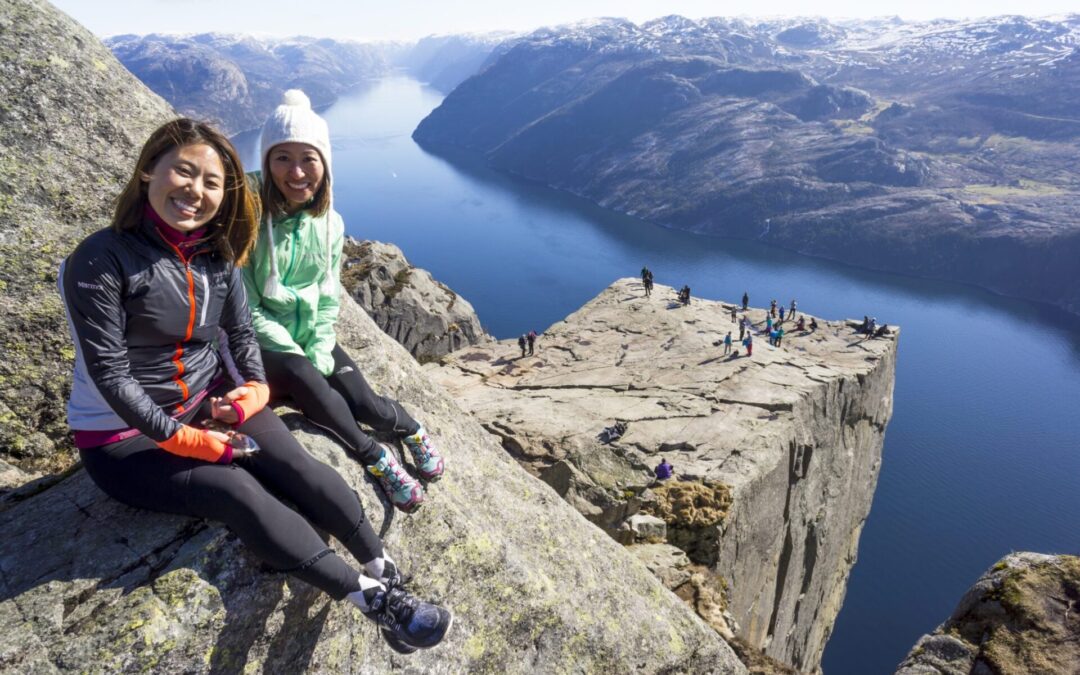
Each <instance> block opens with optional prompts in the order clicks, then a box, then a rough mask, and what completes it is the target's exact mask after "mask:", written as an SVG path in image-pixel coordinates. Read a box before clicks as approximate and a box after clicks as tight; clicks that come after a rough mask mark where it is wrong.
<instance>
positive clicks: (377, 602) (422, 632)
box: [365, 587, 454, 654]
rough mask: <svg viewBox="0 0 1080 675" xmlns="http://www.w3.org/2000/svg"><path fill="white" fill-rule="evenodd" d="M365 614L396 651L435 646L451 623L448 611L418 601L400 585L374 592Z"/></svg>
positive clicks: (411, 650) (408, 652)
mask: <svg viewBox="0 0 1080 675" xmlns="http://www.w3.org/2000/svg"><path fill="white" fill-rule="evenodd" d="M365 616H367V617H368V618H370V619H373V620H374V621H375V622H376V623H378V624H379V626H380V627H381V629H382V631H381V632H382V634H383V639H384V640H386V642H387V644H388V645H390V648H391V649H393V650H394V651H396V652H398V653H399V654H410V653H412V652H414V651H416V650H417V649H430V648H431V647H434V646H435V645H437V644H439V643H440V642H442V639H443V638H444V637H446V633H447V631H449V630H450V626H451V625H452V624H453V623H454V617H453V615H452V614H451V613H450V612H449V611H447V610H445V609H443V608H442V607H439V606H438V605H433V604H431V603H429V602H424V601H422V600H419V599H417V598H415V597H413V596H412V595H410V594H409V593H408V591H406V590H404V589H402V588H400V587H398V588H389V589H387V590H385V591H382V592H380V593H379V594H378V595H376V596H375V598H374V599H373V600H372V602H371V610H370V611H369V612H367V613H366V614H365Z"/></svg>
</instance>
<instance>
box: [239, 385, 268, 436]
mask: <svg viewBox="0 0 1080 675" xmlns="http://www.w3.org/2000/svg"><path fill="white" fill-rule="evenodd" d="M243 386H245V387H247V393H246V394H244V395H243V396H241V397H239V398H238V399H236V400H235V401H233V402H232V407H233V410H235V411H236V416H237V417H238V418H239V420H238V421H237V422H236V424H237V425H240V424H243V423H244V420H249V419H251V416H252V415H256V414H258V412H259V411H260V410H262V409H263V408H265V407H266V403H267V402H268V401H269V400H270V387H269V386H268V385H267V384H265V383H263V382H255V381H254V380H252V381H251V382H245V383H244V385H243Z"/></svg>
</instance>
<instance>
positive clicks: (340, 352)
mask: <svg viewBox="0 0 1080 675" xmlns="http://www.w3.org/2000/svg"><path fill="white" fill-rule="evenodd" d="M333 355H334V372H333V373H332V374H331V375H330V376H329V377H323V375H322V373H320V372H319V371H317V370H315V366H314V365H313V364H312V363H311V361H309V360H308V358H307V357H306V356H301V355H299V354H286V353H283V352H271V351H266V350H265V349H264V350H263V351H262V360H263V367H264V368H266V379H267V381H268V382H269V383H270V391H271V392H273V394H274V395H275V396H281V395H288V396H291V397H292V400H293V402H294V403H295V404H296V406H297V407H298V408H300V412H302V413H304V417H307V418H308V419H309V420H311V421H312V422H314V423H315V424H317V425H319V426H320V427H322V428H324V429H326V430H327V431H329V432H331V433H332V434H334V435H335V436H337V437H338V439H339V440H340V441H341V442H342V444H344V445H345V447H346V448H348V449H350V450H352V451H354V452H355V453H356V454H357V455H358V456H359V458H360V460H361V461H362V462H364V463H365V464H375V463H376V462H378V461H379V456H380V455H381V454H382V450H381V449H380V448H379V444H378V443H376V442H375V441H374V440H373V439H372V438H371V436H368V435H367V434H365V433H364V432H363V431H361V430H360V427H358V426H356V423H357V422H358V421H359V422H363V423H364V424H366V425H368V426H369V427H371V428H372V429H375V430H376V431H397V432H398V433H402V434H412V433H416V430H417V429H419V428H420V425H419V424H418V423H417V422H416V420H414V419H413V418H412V417H410V416H409V413H407V412H405V409H404V408H402V407H401V404H399V403H398V402H397V401H395V400H393V399H390V398H387V397H385V396H379V395H378V394H376V393H375V392H374V391H372V390H371V386H370V385H368V383H367V380H365V379H364V376H363V375H362V374H361V373H360V369H359V368H358V367H357V366H356V364H355V363H353V360H352V359H350V358H349V355H348V354H346V353H345V350H344V349H342V348H341V345H334V351H333Z"/></svg>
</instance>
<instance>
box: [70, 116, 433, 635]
mask: <svg viewBox="0 0 1080 675" xmlns="http://www.w3.org/2000/svg"><path fill="white" fill-rule="evenodd" d="M257 232H258V217H257V215H256V210H255V201H254V197H253V195H252V193H251V192H250V190H249V189H248V186H247V183H246V181H245V179H244V176H243V173H242V169H241V165H240V160H239V158H238V157H237V154H236V151H235V150H234V149H233V147H232V145H231V144H230V143H229V141H228V140H227V139H226V138H225V137H224V136H222V135H221V134H220V133H219V132H217V131H216V130H214V129H213V128H211V127H209V126H207V125H205V124H201V123H198V122H194V121H192V120H189V119H178V120H174V121H172V122H168V123H166V124H164V125H162V126H161V127H159V128H158V129H157V130H156V131H154V132H153V133H152V134H151V135H150V138H149V139H148V140H147V142H146V144H145V145H144V146H143V148H142V151H141V152H140V154H139V158H138V160H137V163H136V165H135V170H134V172H133V174H132V177H131V179H130V180H129V181H128V183H127V186H126V187H125V188H124V190H123V192H122V193H121V195H120V197H119V199H118V200H117V203H116V209H115V213H114V216H113V219H112V226H111V227H110V228H107V229H103V230H99V231H98V232H95V233H93V234H91V235H90V236H88V237H86V239H84V240H83V241H82V242H81V243H80V244H79V245H78V247H76V249H75V251H74V252H73V253H72V254H71V255H70V256H69V257H68V258H67V259H66V260H65V261H64V263H63V264H62V265H61V267H60V273H59V275H58V285H59V287H60V295H61V298H62V300H63V303H64V308H65V310H66V312H67V316H68V328H69V330H70V332H71V337H72V340H73V342H74V343H75V373H74V377H73V384H72V389H71V397H70V399H69V401H68V423H69V425H70V426H71V428H72V430H73V431H74V440H75V445H76V446H77V447H78V449H79V456H80V458H81V460H82V463H83V466H84V468H85V469H86V472H87V474H88V475H89V477H90V479H91V480H93V482H94V483H95V484H96V485H97V486H98V487H100V488H101V489H102V490H103V491H104V492H105V493H106V494H108V495H109V496H110V497H112V498H113V499H116V500H117V501H120V502H122V503H124V504H127V505H129V506H131V507H133V508H141V509H148V510H151V511H158V512H164V513H173V514H179V515H184V516H191V517H195V518H206V519H210V520H217V521H222V522H224V524H225V525H226V526H227V527H228V528H229V529H230V530H231V531H232V532H234V533H235V534H236V535H237V536H238V537H239V539H240V541H241V542H243V544H244V545H245V546H247V547H248V549H249V550H250V551H251V552H252V553H253V554H254V555H255V556H256V557H258V558H259V559H260V560H262V561H263V562H264V563H265V564H266V565H268V566H269V567H271V568H273V569H275V570H280V571H283V572H288V573H289V574H291V575H293V576H295V577H296V578H299V579H301V580H303V581H305V582H307V583H309V584H311V585H312V586H314V587H316V588H318V589H320V590H322V591H323V592H325V593H327V594H328V595H330V596H331V597H332V598H334V599H335V600H348V601H350V602H351V603H353V604H354V605H356V606H357V607H358V608H359V609H360V610H361V611H362V612H363V613H364V615H365V616H367V617H368V618H370V619H372V620H373V621H375V622H376V623H377V624H378V625H379V626H380V627H381V633H382V635H383V637H384V639H385V640H386V641H387V643H388V644H389V645H390V647H391V648H393V649H395V650H396V651H398V652H401V653H410V652H414V651H416V649H417V648H427V647H433V646H434V645H436V644H438V643H439V642H440V641H441V640H442V639H443V637H444V636H445V635H446V633H447V631H448V630H449V629H450V625H451V623H452V620H453V617H452V615H451V614H450V612H448V611H447V610H445V609H443V608H441V607H437V606H435V605H433V604H429V603H426V602H422V601H420V600H418V599H416V598H415V597H413V596H411V595H410V594H409V593H408V592H407V591H406V590H405V589H404V587H403V578H402V576H401V574H400V572H399V571H398V569H397V565H396V564H395V563H394V561H393V560H392V559H391V558H390V556H389V555H387V553H386V551H385V550H384V549H383V546H382V542H381V541H380V540H379V537H378V535H377V534H376V533H375V531H374V530H373V529H372V527H371V524H370V522H369V521H368V519H367V517H366V516H365V514H364V509H363V506H362V505H361V503H360V499H359V497H358V496H357V494H356V493H355V492H354V491H353V490H352V488H351V487H350V486H349V484H348V483H346V482H345V480H344V479H343V478H342V477H341V476H340V475H339V474H338V473H337V472H336V471H335V470H334V469H332V468H331V467H330V466H328V465H327V464H324V463H322V462H320V461H318V460H316V459H315V458H314V457H313V456H312V455H311V454H309V453H308V452H307V451H306V450H305V449H304V448H303V446H301V445H300V444H299V442H298V441H297V440H296V438H295V437H294V436H293V435H292V433H291V432H290V431H289V429H288V428H287V427H286V426H285V424H284V423H283V422H282V421H281V420H280V419H279V418H278V416H277V415H276V414H274V411H273V410H272V409H270V408H269V407H267V405H266V404H267V401H268V399H269V395H270V390H269V387H268V386H267V381H266V376H265V372H264V370H263V365H262V362H261V360H260V357H259V346H258V343H257V341H256V337H255V331H254V329H253V327H252V324H251V314H250V310H249V308H248V303H247V299H246V297H245V291H244V283H243V281H242V279H241V272H240V270H239V269H238V267H237V265H238V264H243V262H244V260H245V259H246V258H247V256H248V253H249V252H250V250H251V247H252V245H253V244H254V242H255V237H256V235H257ZM222 333H224V334H225V335H226V336H227V337H228V340H229V345H230V354H231V357H232V362H233V369H234V370H235V371H236V372H237V373H238V374H239V375H240V376H241V378H242V379H241V381H242V382H243V384H242V385H240V386H236V383H235V382H233V381H231V380H230V378H229V377H227V373H226V369H225V367H224V364H223V361H222V358H221V356H220V354H219V352H218V349H217V341H218V338H219V335H220V334H222ZM208 422H213V423H214V424H215V426H219V427H221V428H224V429H227V431H226V432H224V433H223V432H219V431H210V430H208V429H206V428H204V426H203V425H204V424H206V423H208ZM283 500H288V501H289V502H290V503H291V504H292V505H294V506H293V507H290V506H288V505H286V504H285V502H284V501H283ZM313 524H314V526H313ZM316 526H317V527H318V530H319V531H317V530H316ZM320 531H322V532H326V533H328V534H329V535H331V536H333V537H335V538H336V539H337V540H338V541H339V542H340V543H341V545H342V546H344V547H345V548H346V549H348V550H349V552H350V553H351V554H352V555H353V557H354V558H356V559H357V560H358V561H360V563H361V564H362V565H363V568H364V572H359V571H358V570H357V569H356V568H354V567H352V566H351V565H350V564H349V563H348V562H346V561H345V560H344V559H343V558H342V557H341V556H339V555H338V554H337V553H335V552H334V551H333V549H330V548H328V547H327V545H326V542H325V541H324V539H323V535H321V534H320Z"/></svg>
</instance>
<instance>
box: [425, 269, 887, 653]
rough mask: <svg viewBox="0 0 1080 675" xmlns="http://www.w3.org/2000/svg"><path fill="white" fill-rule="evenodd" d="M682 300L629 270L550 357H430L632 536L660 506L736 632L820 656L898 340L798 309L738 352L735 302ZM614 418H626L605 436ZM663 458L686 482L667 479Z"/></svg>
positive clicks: (514, 448) (507, 348) (561, 331)
mask: <svg viewBox="0 0 1080 675" xmlns="http://www.w3.org/2000/svg"><path fill="white" fill-rule="evenodd" d="M674 299H675V295H674V289H671V288H668V287H665V286H656V288H655V291H654V293H653V295H652V297H651V298H649V299H646V298H644V297H643V293H642V289H641V284H640V283H639V282H638V281H636V280H630V279H622V280H619V281H617V282H616V283H614V284H612V285H611V286H610V287H609V288H607V289H606V290H604V291H603V292H602V293H601V294H600V295H599V296H597V297H596V298H595V299H593V300H592V301H590V302H589V303H587V304H586V305H585V306H584V307H582V308H581V309H580V310H578V311H577V312H575V313H574V314H572V315H570V316H569V317H567V319H566V320H564V321H561V322H559V323H556V324H555V325H553V326H551V327H550V328H549V329H548V330H547V331H545V332H544V334H543V335H542V336H541V339H542V341H543V345H544V349H543V351H542V352H540V353H538V354H537V355H536V356H532V357H524V358H523V357H520V356H519V352H518V349H517V346H516V344H514V343H513V341H503V342H499V343H496V344H491V345H482V346H475V347H471V348H469V349H464V350H461V351H459V352H456V353H454V354H452V355H450V356H449V357H447V358H446V359H445V360H444V363H443V364H441V365H437V364H431V365H428V366H426V368H427V370H428V371H429V372H430V373H431V375H432V377H433V378H434V379H435V380H436V381H438V382H440V383H441V384H442V385H443V386H445V387H446V388H447V389H449V390H450V392H451V393H452V394H453V395H454V397H455V398H456V399H457V400H458V401H459V402H460V403H461V404H462V405H463V406H464V407H465V408H467V409H468V410H470V411H471V412H472V413H473V414H474V415H475V416H476V417H477V418H478V419H479V420H481V421H482V422H483V424H484V425H485V427H487V428H488V430H490V431H491V432H492V433H494V434H496V435H497V436H498V437H499V438H500V440H501V441H502V444H503V447H504V448H505V449H506V450H507V451H508V452H509V453H510V454H511V455H513V456H514V457H515V458H517V459H518V460H519V461H521V462H522V463H523V464H525V466H526V467H527V468H529V470H530V471H532V472H533V473H534V474H535V475H539V476H541V477H542V478H543V479H544V480H547V481H549V482H550V483H551V484H552V485H553V486H554V487H555V489H556V491H557V492H558V493H559V494H561V495H562V496H563V497H564V498H565V499H567V501H569V502H570V503H571V504H573V505H574V506H575V507H576V508H578V510H579V511H581V512H582V513H583V514H585V515H586V517H587V518H589V519H590V520H591V521H593V522H594V523H597V524H598V525H600V526H601V527H604V529H605V530H607V531H608V532H609V533H611V534H613V535H614V536H618V537H619V538H620V541H626V540H627V539H628V538H627V536H626V535H625V534H624V533H622V532H620V526H621V525H622V524H623V523H624V521H625V520H626V518H628V517H629V516H631V515H633V514H634V513H637V512H638V511H645V512H649V513H654V514H655V515H660V516H661V517H664V519H665V520H666V523H667V541H668V543H670V544H674V545H676V546H678V547H680V548H682V549H683V550H685V551H686V552H687V553H688V555H689V558H690V559H691V560H692V561H694V562H696V563H699V564H703V565H706V566H708V567H709V568H710V569H711V570H712V571H713V572H714V573H716V574H719V575H721V576H722V577H723V578H724V579H725V580H726V581H727V582H728V584H729V590H728V596H727V599H728V602H729V609H730V612H731V614H732V615H733V616H734V617H735V619H736V620H737V622H738V624H739V625H740V626H741V628H742V630H741V632H740V637H742V638H743V639H745V640H746V642H747V643H748V645H749V646H750V647H751V648H753V649H762V648H764V650H765V653H766V654H768V655H769V656H771V657H774V658H776V659H778V660H780V661H783V662H786V663H789V664H791V665H793V666H794V667H796V668H797V669H798V670H806V671H812V670H814V669H815V668H817V667H818V664H819V663H820V659H821V654H822V651H823V649H824V646H825V642H826V639H827V638H828V635H829V633H830V632H831V630H832V625H833V622H834V620H835V618H836V615H837V613H838V612H839V609H840V606H841V603H842V601H843V597H844V592H845V588H846V582H847V578H848V574H849V572H850V570H851V566H852V564H853V563H854V561H855V558H856V551H857V547H858V539H859V533H860V531H861V529H862V525H863V522H864V521H865V519H866V516H867V514H868V512H869V509H870V503H871V499H872V497H873V493H874V488H875V486H876V483H877V475H878V469H879V466H880V461H881V448H882V443H883V439H884V431H885V425H886V424H887V422H888V420H889V417H890V415H891V413H892V388H893V377H894V369H895V359H896V339H897V338H896V337H895V336H894V337H892V338H889V339H878V340H867V339H864V338H863V337H862V336H859V335H857V334H855V332H854V331H853V330H852V329H851V328H850V327H849V326H848V325H847V324H846V323H845V322H842V321H841V322H829V321H825V320H823V319H821V318H818V322H819V324H821V328H820V329H819V330H818V331H816V332H814V333H810V332H805V333H799V332H795V331H793V330H791V328H790V327H791V324H790V323H788V324H786V326H787V327H788V330H789V332H788V334H787V336H786V337H785V338H784V343H783V346H782V347H780V348H775V347H772V346H770V345H768V343H767V340H766V339H765V337H764V336H757V338H756V340H755V343H754V353H753V356H752V357H747V356H746V355H745V350H742V352H743V353H742V354H741V355H739V356H734V355H732V356H725V355H723V354H722V347H719V346H717V345H716V341H717V340H718V339H720V338H722V337H723V335H724V334H725V333H726V332H727V331H729V330H734V333H735V336H737V335H738V329H737V328H736V326H735V324H734V323H732V322H731V320H730V318H729V317H730V307H731V306H730V305H725V304H723V303H720V302H713V301H708V300H700V299H694V301H693V302H692V304H691V305H690V306H688V307H681V306H679V305H677V304H676V303H675V302H674ZM747 315H748V316H749V317H750V319H751V320H752V321H753V322H754V323H755V325H758V326H760V325H761V324H763V323H764V320H765V312H764V310H760V309H751V310H750V311H749V312H748V314H747ZM616 420H624V421H627V422H629V428H628V430H627V432H626V433H625V434H624V435H623V436H622V437H621V438H619V439H618V440H616V441H614V442H612V443H602V442H601V441H600V440H599V439H598V438H597V435H598V434H599V432H600V431H601V430H602V429H603V428H604V427H606V426H609V425H611V424H612V423H613V422H614V421H616ZM661 456H663V457H666V458H667V459H668V461H669V462H671V463H672V464H673V465H674V467H675V472H676V478H677V480H675V481H667V482H666V483H665V484H663V485H655V484H654V483H653V476H652V467H654V466H655V465H656V464H658V463H659V461H660V457H661ZM631 539H632V538H631Z"/></svg>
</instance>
